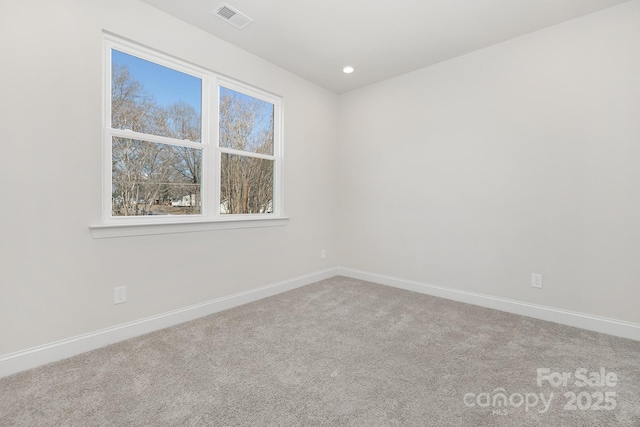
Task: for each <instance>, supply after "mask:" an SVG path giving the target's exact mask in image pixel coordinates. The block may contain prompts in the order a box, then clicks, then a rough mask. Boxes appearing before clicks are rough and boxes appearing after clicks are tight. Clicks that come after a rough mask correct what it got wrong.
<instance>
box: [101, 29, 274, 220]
mask: <svg viewBox="0 0 640 427" xmlns="http://www.w3.org/2000/svg"><path fill="white" fill-rule="evenodd" d="M105 40H106V43H105V45H106V49H105V52H106V58H107V60H106V61H105V62H106V66H107V68H106V69H105V71H106V73H105V74H106V76H107V79H106V85H105V86H106V88H105V101H106V102H105V121H104V122H105V123H106V124H107V125H106V126H105V186H104V190H103V191H104V199H105V214H104V219H105V223H113V222H118V223H121V222H122V221H130V220H131V219H132V217H135V218H136V220H135V223H136V224H140V223H141V221H142V223H146V222H149V223H163V222H167V223H175V222H176V221H178V222H180V221H190V220H217V219H220V220H222V219H241V218H246V219H249V217H262V216H264V215H265V214H268V216H270V217H281V215H282V197H281V190H280V188H281V185H282V183H281V180H280V174H281V171H280V169H281V158H282V157H281V145H280V135H281V132H280V126H281V124H280V120H281V113H280V108H281V107H280V99H279V98H277V97H275V96H273V95H270V94H267V93H264V92H262V91H259V90H256V89H254V88H251V87H248V86H245V85H242V84H239V83H237V82H233V81H231V80H228V79H224V80H222V79H220V78H219V77H218V76H216V75H215V74H213V73H211V72H208V71H206V70H203V69H199V68H197V67H194V66H192V65H190V64H186V63H182V62H180V61H177V60H175V59H174V58H169V57H165V56H164V55H161V54H158V53H156V52H154V51H151V50H148V49H145V48H141V47H139V46H136V45H134V44H132V43H129V42H124V41H122V40H119V39H117V38H115V37H111V36H105ZM225 106H226V107H225ZM211 112H218V114H211ZM274 201H275V202H278V203H274Z"/></svg>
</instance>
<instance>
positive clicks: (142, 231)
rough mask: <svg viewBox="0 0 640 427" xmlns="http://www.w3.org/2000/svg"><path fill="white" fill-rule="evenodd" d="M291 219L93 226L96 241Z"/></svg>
mask: <svg viewBox="0 0 640 427" xmlns="http://www.w3.org/2000/svg"><path fill="white" fill-rule="evenodd" d="M288 222H289V218H286V217H277V218H255V217H253V218H233V219H224V220H198V221H185V222H171V223H167V222H162V223H155V224H154V223H144V224H141V223H137V224H131V223H128V224H125V223H122V224H99V225H91V226H89V229H90V230H91V235H92V236H93V238H94V239H110V238H114V237H133V236H151V235H155V234H174V233H194V232H201V231H213V230H230V229H235V228H258V227H279V226H283V225H286V224H287V223H288Z"/></svg>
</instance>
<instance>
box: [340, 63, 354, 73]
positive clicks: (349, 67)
mask: <svg viewBox="0 0 640 427" xmlns="http://www.w3.org/2000/svg"><path fill="white" fill-rule="evenodd" d="M342 72H343V73H345V74H351V73H353V67H351V66H349V65H347V66H346V67H344V68H343V69H342Z"/></svg>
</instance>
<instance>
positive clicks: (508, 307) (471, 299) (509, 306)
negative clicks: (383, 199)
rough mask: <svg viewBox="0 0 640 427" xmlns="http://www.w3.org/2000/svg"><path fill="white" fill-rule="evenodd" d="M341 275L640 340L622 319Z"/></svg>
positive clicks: (636, 328) (638, 330)
mask: <svg viewBox="0 0 640 427" xmlns="http://www.w3.org/2000/svg"><path fill="white" fill-rule="evenodd" d="M338 274H339V275H341V276H345V277H351V278H353V279H359V280H366V281H368V282H373V283H378V284H381V285H386V286H392V287H394V288H399V289H405V290H408V291H413V292H418V293H421V294H426V295H432V296H436V297H441V298H446V299H450V300H454V301H459V302H464V303H467V304H473V305H477V306H480V307H486V308H492V309H495V310H500V311H505V312H507V313H513V314H519V315H522V316H527V317H533V318H535V319H541V320H547V321H549V322H555V323H560V324H562V325H568V326H574V327H576V328H581V329H586V330H589V331H595V332H602V333H604V334H609V335H615V336H618V337H622V338H629V339H632V340H636V341H640V325H639V324H636V323H630V322H625V321H621V320H615V319H608V318H606V317H599V316H593V315H590V314H585V313H577V312H573V311H568V310H561V309H557V308H553V307H545V306H541V305H535V304H529V303H525V302H521V301H514V300H509V299H506V298H497V297H492V296H489V295H483V294H478V293H474V292H466V291H460V290H457V289H451V288H445V287H442V286H435V285H429V284H425V283H419V282H414V281H411V280H404V279H399V278H396V277H389V276H383V275H380V274H374V273H367V272H364V271H358V270H354V269H350V268H344V267H339V268H338Z"/></svg>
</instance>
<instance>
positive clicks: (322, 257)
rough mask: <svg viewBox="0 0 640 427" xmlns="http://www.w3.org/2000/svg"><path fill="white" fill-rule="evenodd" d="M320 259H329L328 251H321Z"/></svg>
mask: <svg viewBox="0 0 640 427" xmlns="http://www.w3.org/2000/svg"><path fill="white" fill-rule="evenodd" d="M320 259H327V251H326V250H325V249H320Z"/></svg>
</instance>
